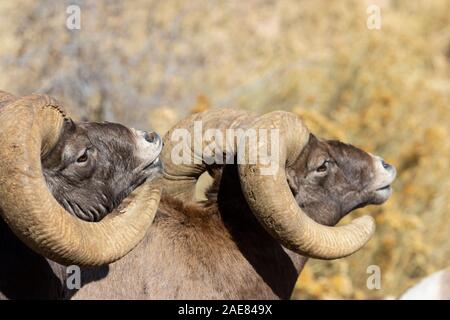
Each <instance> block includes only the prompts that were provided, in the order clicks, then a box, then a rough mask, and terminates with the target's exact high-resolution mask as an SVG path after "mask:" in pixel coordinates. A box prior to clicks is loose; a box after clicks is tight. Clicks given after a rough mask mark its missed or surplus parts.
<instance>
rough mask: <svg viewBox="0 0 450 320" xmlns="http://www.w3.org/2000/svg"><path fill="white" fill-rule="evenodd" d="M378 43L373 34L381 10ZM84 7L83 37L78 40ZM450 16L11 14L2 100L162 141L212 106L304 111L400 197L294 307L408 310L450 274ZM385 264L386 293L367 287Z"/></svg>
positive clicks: (412, 4)
mask: <svg viewBox="0 0 450 320" xmlns="http://www.w3.org/2000/svg"><path fill="white" fill-rule="evenodd" d="M372 3H375V4H378V5H379V6H380V8H381V18H382V20H381V21H382V25H381V29H380V30H369V29H368V28H367V26H366V20H367V18H368V14H367V13H366V9H367V6H368V5H369V4H372ZM70 4H78V5H79V6H80V8H81V19H82V20H81V30H68V29H67V28H66V27H65V20H66V18H67V14H66V7H67V6H68V5H70ZM449 12H450V2H449V1H448V0H431V1H426V0H420V1H407V0H391V1H389V0H378V1H356V0H345V1H339V2H338V1H312V0H310V1H307V0H284V1H263V0H247V1H245V2H244V1H237V0H232V1H197V0H192V1H178V0H169V1H143V0H137V1H133V2H122V1H95V2H94V1H61V2H57V3H56V2H54V1H50V0H43V1H39V2H36V1H32V0H20V1H6V0H3V1H0V16H1V17H2V18H1V19H0V43H1V44H2V46H1V48H0V68H1V73H0V88H1V89H3V90H6V91H10V92H13V93H16V94H19V95H25V94H29V93H31V92H36V91H37V92H44V93H49V94H51V95H53V96H55V97H57V98H58V99H60V100H61V101H63V102H64V104H65V105H66V106H67V108H68V109H69V111H70V112H71V114H73V115H74V117H75V118H83V119H90V120H110V121H119V122H122V123H125V124H127V125H131V126H138V127H148V126H151V127H154V128H156V129H157V130H160V131H165V130H167V128H168V126H170V124H172V123H174V122H175V121H177V119H180V118H181V117H183V116H185V115H186V114H188V113H190V112H194V111H200V110H204V109H206V108H208V107H210V106H214V107H228V106H233V107H240V108H245V109H248V110H253V111H257V112H259V113H262V112H267V111H271V110H276V109H283V110H289V111H293V112H296V113H297V114H299V115H300V116H302V117H303V118H304V120H305V121H306V123H307V124H308V126H309V127H310V129H311V130H312V131H313V132H315V133H316V134H317V135H319V136H322V137H325V138H337V139H341V140H344V141H346V142H349V143H352V144H355V145H357V146H360V147H362V148H363V149H365V150H367V151H370V152H372V153H376V154H379V155H381V156H383V157H384V158H385V159H386V160H387V161H388V162H391V163H393V164H394V165H395V166H396V167H397V169H398V173H399V174H398V179H397V180H396V182H395V184H394V194H393V196H392V198H391V199H390V200H389V201H388V202H387V203H386V204H385V205H383V206H377V207H369V208H365V209H362V210H358V211H357V212H356V213H353V214H352V217H354V216H356V215H359V214H362V213H369V214H371V215H372V216H374V217H375V218H376V221H377V226H378V228H377V231H376V235H375V237H374V238H373V240H371V241H370V243H369V244H368V245H367V246H366V247H365V248H363V249H362V250H361V251H360V252H358V253H356V254H355V255H353V256H351V257H349V258H345V259H341V260H339V261H310V262H309V263H308V265H307V267H306V268H305V270H304V272H303V274H302V276H301V277H300V280H299V283H298V286H297V289H296V290H295V292H294V294H293V298H302V299H305V298H306V299H308V298H357V299H363V298H386V297H391V296H392V297H396V296H398V295H399V294H400V293H402V292H403V291H404V290H405V289H407V288H408V287H409V286H410V285H412V284H413V283H415V282H417V281H418V279H420V278H421V277H423V276H425V275H427V274H429V273H431V272H433V271H435V270H438V269H440V268H443V267H446V266H448V264H449V260H450V239H449V234H450V223H449V221H450V201H449V198H450V179H449V172H450V161H449V159H450V140H449V139H448V137H449V136H450V15H449ZM370 265H378V266H380V268H381V272H382V288H381V290H369V289H368V288H367V286H366V280H367V277H368V274H367V273H366V270H367V267H368V266H370Z"/></svg>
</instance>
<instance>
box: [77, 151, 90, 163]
mask: <svg viewBox="0 0 450 320" xmlns="http://www.w3.org/2000/svg"><path fill="white" fill-rule="evenodd" d="M87 159H88V154H87V149H86V151H85V152H84V153H83V154H82V155H81V156H79V157H78V159H77V162H78V163H83V162H86V161H87Z"/></svg>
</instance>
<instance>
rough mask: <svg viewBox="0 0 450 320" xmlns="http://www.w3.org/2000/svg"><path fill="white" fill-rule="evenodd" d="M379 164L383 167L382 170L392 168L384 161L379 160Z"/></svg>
mask: <svg viewBox="0 0 450 320" xmlns="http://www.w3.org/2000/svg"><path fill="white" fill-rule="evenodd" d="M381 164H382V165H383V168H385V169H386V170H388V169H390V168H392V166H391V165H390V164H389V163H387V162H385V161H384V160H381Z"/></svg>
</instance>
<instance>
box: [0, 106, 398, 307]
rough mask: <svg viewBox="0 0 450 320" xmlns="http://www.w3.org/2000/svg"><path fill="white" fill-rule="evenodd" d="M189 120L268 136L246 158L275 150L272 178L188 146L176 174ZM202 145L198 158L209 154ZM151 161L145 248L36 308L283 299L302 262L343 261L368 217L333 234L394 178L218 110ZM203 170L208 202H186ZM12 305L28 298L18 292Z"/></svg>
mask: <svg viewBox="0 0 450 320" xmlns="http://www.w3.org/2000/svg"><path fill="white" fill-rule="evenodd" d="M0 120H1V118H0ZM197 120H199V121H202V124H203V128H202V131H203V132H205V131H206V130H207V129H208V128H216V129H219V131H222V132H223V133H224V134H223V136H225V132H224V131H225V130H226V129H230V128H234V129H242V130H245V129H254V130H256V131H258V132H260V129H261V130H263V129H278V130H279V138H280V139H279V144H274V145H271V143H272V142H271V141H267V143H266V144H264V143H256V144H252V145H250V146H249V149H248V150H247V152H248V153H249V154H250V153H251V152H252V151H262V150H259V149H260V148H263V149H264V148H267V147H268V145H267V144H270V146H269V147H270V148H268V149H271V148H272V147H273V148H272V149H274V150H275V148H276V150H278V154H279V156H278V158H277V159H276V161H275V164H276V169H277V170H275V174H274V175H262V174H261V170H260V169H261V166H262V165H261V164H259V163H254V164H253V163H247V164H225V165H218V164H214V163H211V164H207V163H210V162H209V161H206V159H204V158H203V155H202V154H198V153H197V151H196V150H195V149H192V148H191V147H192V146H189V145H186V146H183V147H182V150H184V151H185V152H188V154H189V157H190V158H191V159H192V160H194V159H196V160H197V161H190V162H189V161H188V162H186V163H181V164H180V163H177V164H175V163H174V162H173V161H172V160H173V159H172V156H173V153H172V151H173V150H174V148H176V147H177V146H176V141H174V139H173V133H174V131H175V130H177V129H186V130H187V132H190V133H192V136H194V140H195V139H196V136H195V133H194V131H195V126H194V123H195V121H197ZM203 132H202V133H203ZM228 142H229V143H230V144H231V145H232V147H234V150H238V144H239V143H241V141H240V140H239V139H237V138H236V137H234V138H233V139H231V141H228ZM201 143H202V147H203V148H200V149H201V150H204V149H205V148H204V147H205V144H206V143H207V142H206V141H202V142H201ZM194 145H195V143H194ZM232 149H233V148H232ZM258 154H260V153H258ZM232 157H236V154H232ZM161 160H162V162H163V164H164V178H163V179H162V180H160V181H159V182H155V183H150V184H151V185H154V186H155V187H156V186H158V187H161V186H162V187H164V192H163V196H162V198H161V202H160V205H159V208H158V210H157V212H156V216H155V219H154V221H153V223H152V225H151V226H150V228H149V229H148V232H147V233H146V235H145V237H144V240H143V241H142V242H141V243H139V244H138V245H137V246H136V248H135V249H134V250H133V251H131V252H130V253H129V254H127V255H126V256H124V257H123V258H122V259H120V260H118V261H116V262H114V263H111V264H109V265H105V266H101V267H91V268H83V269H82V270H81V276H82V288H81V289H80V290H78V291H76V290H75V291H71V290H67V289H66V288H65V286H64V281H65V278H64V277H65V273H64V270H61V269H58V270H56V271H54V272H53V274H54V277H55V278H57V279H59V280H60V281H61V282H60V285H59V288H60V289H61V291H60V292H59V294H60V295H53V296H45V298H48V297H59V298H70V297H72V298H76V299H85V298H95V299H107V298H110V299H121V298H126V299H132V298H136V299H165V298H175V299H181V298H187V299H201V298H206V299H219V298H222V299H269V298H283V299H286V298H289V297H290V295H291V291H292V289H293V287H294V284H295V282H296V280H297V277H298V274H299V272H300V271H301V269H302V268H303V265H304V264H305V262H306V260H307V257H315V258H320V259H336V258H340V257H345V256H347V255H350V254H352V253H354V252H355V251H357V250H359V249H360V248H361V247H362V246H363V245H364V244H365V243H366V242H367V241H368V240H369V239H370V237H371V235H372V234H373V232H374V221H373V219H372V218H370V217H361V218H358V219H355V220H354V221H353V222H352V223H350V224H349V225H346V226H339V227H334V225H335V224H337V223H338V221H339V220H340V219H341V218H342V217H343V216H345V215H346V214H347V213H349V212H350V211H352V210H354V209H355V208H358V207H362V206H365V205H367V204H381V203H383V202H384V201H386V200H387V199H388V197H389V195H390V192H391V189H390V184H391V183H392V181H393V180H394V178H395V169H394V168H393V167H392V166H390V165H388V164H387V163H385V162H384V161H383V160H382V159H381V158H378V157H375V156H372V155H369V154H367V153H365V152H363V151H362V150H360V149H358V148H356V147H353V146H351V145H347V144H343V143H341V142H338V141H326V140H320V139H318V138H316V137H315V136H314V135H313V134H311V133H310V132H309V131H308V129H307V128H306V127H305V126H304V124H303V123H302V121H301V120H300V119H298V118H297V117H296V116H295V115H293V114H291V113H287V112H272V113H269V114H266V115H263V116H260V117H256V116H253V115H250V114H247V113H245V112H242V111H235V110H227V111H226V113H224V112H223V111H222V110H218V111H217V110H216V111H209V112H205V113H201V114H196V115H193V116H191V117H189V118H187V119H185V120H183V121H181V122H180V123H179V124H178V125H177V126H175V127H174V128H173V129H172V130H171V131H169V133H168V134H167V135H166V137H165V147H164V150H163V153H162V156H161ZM44 166H45V162H44ZM206 170H207V171H208V172H209V173H210V174H211V175H212V176H213V178H214V183H213V185H212V187H211V188H210V189H209V191H208V193H207V194H208V200H207V201H204V202H196V201H194V200H193V193H194V188H195V184H196V181H197V179H198V177H199V176H200V175H201V174H202V173H203V172H204V171H206ZM146 185H148V184H146ZM0 192H2V193H3V192H4V189H2V190H0ZM33 200H36V199H33ZM0 204H1V205H2V209H3V204H2V203H0ZM80 217H81V218H83V219H85V217H84V216H82V215H81V216H80ZM116 217H117V216H116V215H113V219H114V218H116ZM105 220H106V221H110V219H109V217H107V218H106V219H103V220H102V221H101V222H103V221H105ZM118 232H119V231H118ZM32 248H33V247H32ZM44 253H47V252H44ZM0 268H1V266H0ZM2 272H3V271H2ZM50 272H51V270H50ZM20 294H22V296H26V290H24V291H23V292H21V293H19V294H17V296H20Z"/></svg>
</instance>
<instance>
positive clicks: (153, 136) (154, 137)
mask: <svg viewBox="0 0 450 320" xmlns="http://www.w3.org/2000/svg"><path fill="white" fill-rule="evenodd" d="M144 138H145V140H146V141H147V142H150V143H156V142H157V141H158V138H159V136H158V134H157V133H156V132H145V134H144Z"/></svg>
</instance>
